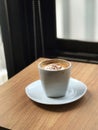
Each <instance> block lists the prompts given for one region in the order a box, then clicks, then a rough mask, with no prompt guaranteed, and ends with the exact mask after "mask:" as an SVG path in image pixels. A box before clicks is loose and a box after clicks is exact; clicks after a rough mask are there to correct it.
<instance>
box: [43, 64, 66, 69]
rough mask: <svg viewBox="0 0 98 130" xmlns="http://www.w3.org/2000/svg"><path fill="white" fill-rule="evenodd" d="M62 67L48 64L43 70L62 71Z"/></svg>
mask: <svg viewBox="0 0 98 130" xmlns="http://www.w3.org/2000/svg"><path fill="white" fill-rule="evenodd" d="M62 69H64V67H62V66H60V65H59V64H49V65H47V66H45V70H62Z"/></svg>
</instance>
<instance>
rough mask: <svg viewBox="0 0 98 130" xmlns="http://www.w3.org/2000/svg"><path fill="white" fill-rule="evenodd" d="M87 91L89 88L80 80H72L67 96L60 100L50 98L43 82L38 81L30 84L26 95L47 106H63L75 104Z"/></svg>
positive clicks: (26, 89)
mask: <svg viewBox="0 0 98 130" xmlns="http://www.w3.org/2000/svg"><path fill="white" fill-rule="evenodd" d="M86 91H87V86H86V85H85V84H84V83H82V82H81V81H79V80H76V79H74V78H70V82H69V87H68V91H67V93H66V96H64V97H60V98H48V97H47V96H46V95H45V92H44V90H43V88H42V86H41V81H40V80H37V81H35V82H33V83H31V84H29V85H28V86H27V87H26V88H25V92H26V95H27V96H28V97H29V98H30V99H31V100H33V101H35V102H37V103H41V104H47V105H61V104H68V103H71V102H74V101H76V100H78V99H80V98H81V97H83V96H84V94H85V93H86Z"/></svg>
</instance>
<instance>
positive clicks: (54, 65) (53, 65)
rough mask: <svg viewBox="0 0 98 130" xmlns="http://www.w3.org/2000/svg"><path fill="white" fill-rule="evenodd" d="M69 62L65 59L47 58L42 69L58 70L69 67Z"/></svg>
mask: <svg viewBox="0 0 98 130" xmlns="http://www.w3.org/2000/svg"><path fill="white" fill-rule="evenodd" d="M68 66H69V63H68V62H66V61H65V60H58V59H57V60H56V59H52V60H46V61H44V62H43V63H42V64H41V67H42V69H45V70H50V71H57V70H63V69H66V68H68Z"/></svg>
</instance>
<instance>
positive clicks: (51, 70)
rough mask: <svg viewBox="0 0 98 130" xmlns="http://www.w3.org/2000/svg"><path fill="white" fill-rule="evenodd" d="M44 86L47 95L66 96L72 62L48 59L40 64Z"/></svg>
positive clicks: (40, 73)
mask: <svg viewBox="0 0 98 130" xmlns="http://www.w3.org/2000/svg"><path fill="white" fill-rule="evenodd" d="M38 69H39V75H40V80H41V84H42V87H43V88H44V91H45V94H46V96H47V97H61V96H65V94H66V91H67V89H68V83H69V79H70V72H71V62H69V61H67V60H63V59H47V60H43V61H41V62H40V63H39V64H38Z"/></svg>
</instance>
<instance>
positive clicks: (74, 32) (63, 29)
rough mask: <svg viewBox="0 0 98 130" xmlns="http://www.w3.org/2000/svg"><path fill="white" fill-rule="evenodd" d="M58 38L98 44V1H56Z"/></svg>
mask: <svg viewBox="0 0 98 130" xmlns="http://www.w3.org/2000/svg"><path fill="white" fill-rule="evenodd" d="M55 2H56V28H57V37H58V38H63V39H75V40H83V41H93V42H98V0H56V1H55Z"/></svg>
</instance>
